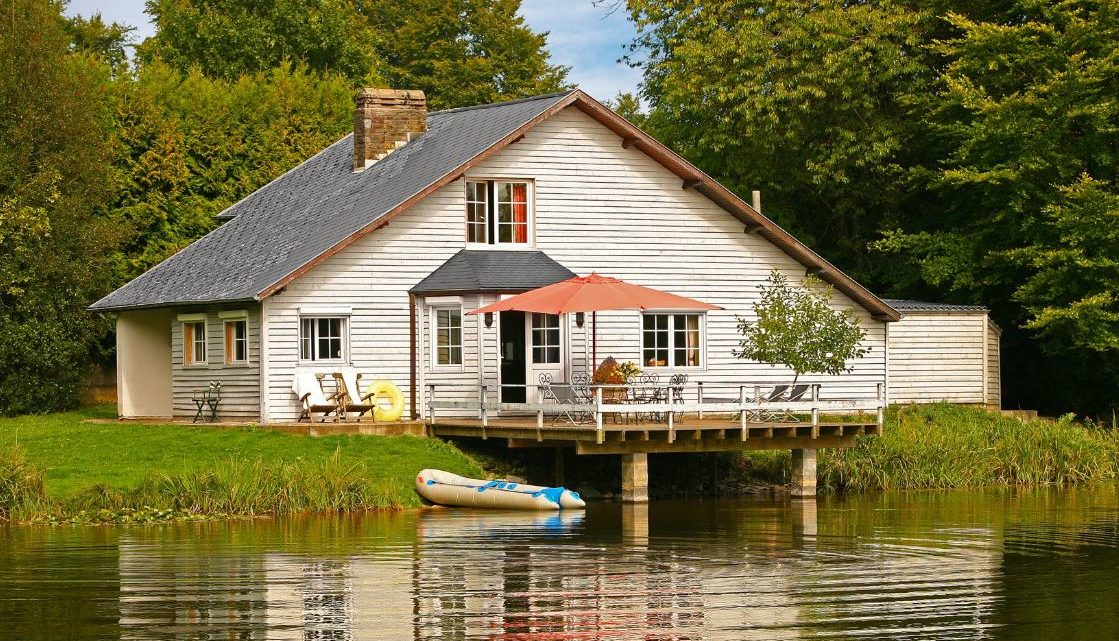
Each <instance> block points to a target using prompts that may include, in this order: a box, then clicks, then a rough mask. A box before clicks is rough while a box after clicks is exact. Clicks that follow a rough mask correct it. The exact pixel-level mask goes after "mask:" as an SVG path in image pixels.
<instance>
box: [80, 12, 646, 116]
mask: <svg viewBox="0 0 1119 641" xmlns="http://www.w3.org/2000/svg"><path fill="white" fill-rule="evenodd" d="M96 12H101V16H102V18H104V19H105V20H106V21H107V22H123V23H125V24H129V25H132V26H134V27H136V31H135V32H134V35H135V36H136V40H137V42H139V41H140V40H143V39H144V38H146V37H148V36H150V35H152V33H154V31H155V28H154V27H153V26H152V24H151V23H150V22H149V21H148V16H147V14H145V13H144V0H71V1H70V6H69V7H68V8H67V10H66V13H67V14H69V15H83V16H88V15H90V14H92V13H96ZM521 14H522V15H523V16H524V17H525V22H527V23H528V25H529V26H530V27H531V28H532V29H533V30H535V31H547V32H549V36H548V50H549V51H550V52H551V54H552V61H553V62H554V63H557V64H561V65H566V66H568V67H571V72H570V74H569V75H568V78H569V79H570V80H571V81H572V82H573V83H575V84H576V85H578V86H579V87H580V88H582V89H583V90H584V91H586V92H587V93H589V94H591V95H592V96H594V97H595V98H598V99H599V100H609V99H612V98H614V97H615V96H616V95H618V93H619V92H623V91H636V89H637V83H638V82H640V81H641V74H640V72H638V71H637V70H635V69H630V68H629V67H627V66H626V65H624V64H621V63H619V62H618V59H619V58H621V57H622V54H623V49H622V47H623V46H624V45H625V44H626V43H628V42H629V41H630V40H632V39H633V35H634V28H633V24H632V23H631V22H630V21H629V19H628V18H627V17H626V14H625V11H614V12H611V11H610V10H609V9H608V8H605V7H596V6H594V3H593V2H592V0H523V2H522V3H521Z"/></svg>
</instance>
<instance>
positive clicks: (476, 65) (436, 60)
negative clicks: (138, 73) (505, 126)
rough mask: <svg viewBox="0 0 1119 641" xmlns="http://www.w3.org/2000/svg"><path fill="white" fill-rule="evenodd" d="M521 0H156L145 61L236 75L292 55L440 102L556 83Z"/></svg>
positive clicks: (452, 103)
mask: <svg viewBox="0 0 1119 641" xmlns="http://www.w3.org/2000/svg"><path fill="white" fill-rule="evenodd" d="M520 4H521V3H520V0H453V1H450V2H448V1H447V0H372V1H370V2H360V3H354V2H349V1H348V0H278V1H277V2H254V1H252V0H150V1H149V3H148V10H149V12H150V13H151V14H152V15H153V16H154V17H155V19H156V26H157V27H158V29H159V30H158V32H157V33H156V35H155V36H153V37H151V38H149V39H148V40H146V41H145V42H144V43H143V44H142V45H141V47H140V55H141V59H142V60H144V61H147V62H150V61H152V60H155V59H161V60H163V61H165V62H166V63H167V64H169V65H170V66H172V67H173V68H176V69H178V70H180V71H182V72H184V73H186V72H189V71H190V70H191V69H193V68H198V69H199V70H200V71H201V72H202V73H203V74H204V75H206V76H208V77H211V78H220V79H225V80H231V81H232V80H235V79H237V78H238V77H240V76H242V75H246V74H255V73H259V72H264V71H267V70H270V69H273V68H275V67H277V66H279V65H280V64H281V63H282V62H284V61H299V62H301V63H303V64H305V65H306V66H307V68H309V69H312V70H316V71H321V72H331V73H338V74H341V75H343V76H345V77H346V78H348V79H349V81H350V83H351V84H352V85H353V86H357V85H363V84H364V85H370V84H376V85H383V86H392V87H398V88H405V89H423V90H424V91H425V92H426V94H427V97H428V102H429V104H430V105H431V107H432V108H434V109H443V108H447V107H461V106H465V105H475V104H482V103H487V102H495V101H498V100H503V99H509V98H521V97H524V96H529V95H535V94H541V93H548V92H551V91H557V90H559V89H562V88H563V87H564V86H565V77H566V74H567V69H566V68H565V67H561V66H557V65H553V64H551V63H550V62H549V61H548V53H547V49H546V39H547V34H540V33H536V32H534V31H532V30H531V29H530V28H529V27H528V26H527V25H525V22H524V18H522V17H521V16H520V15H518V10H519V9H520Z"/></svg>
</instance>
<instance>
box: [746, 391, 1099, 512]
mask: <svg viewBox="0 0 1119 641" xmlns="http://www.w3.org/2000/svg"><path fill="white" fill-rule="evenodd" d="M743 456H744V458H745V461H744V462H743V466H742V469H741V473H742V474H743V475H745V476H748V477H750V478H753V479H756V480H763V481H767V482H771V483H784V482H786V481H787V480H788V478H789V465H790V461H789V453H788V452H785V451H776V452H754V453H748V454H745V455H743ZM817 475H818V479H819V483H820V485H821V487H823V488H824V489H826V490H830V491H841V492H867V491H876V490H925V489H960V488H980V487H988V486H1000V485H1051V484H1066V483H1088V482H1098V481H1116V480H1119V432H1117V431H1115V430H1112V429H1105V428H1102V427H1099V426H1096V425H1092V424H1085V423H1079V422H1076V421H1074V420H1072V417H1064V418H1061V419H1059V420H1056V421H1052V420H1044V419H1043V420H1021V419H1017V418H1012V417H1008V416H1002V415H1001V414H998V413H994V412H987V411H984V410H981V409H976V408H970V407H964V406H959V405H949V404H933V405H909V406H903V407H894V408H890V410H888V412H887V415H886V424H885V428H884V431H883V434H882V436H865V437H860V438H859V440H858V442H857V444H856V446H855V447H853V448H851V449H847V450H837V449H829V450H821V451H820V454H819V460H818V468H817Z"/></svg>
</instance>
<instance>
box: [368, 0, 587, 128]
mask: <svg viewBox="0 0 1119 641" xmlns="http://www.w3.org/2000/svg"><path fill="white" fill-rule="evenodd" d="M520 6H521V0H373V1H371V2H366V3H363V5H362V11H363V12H364V13H365V15H366V18H367V19H368V21H369V24H370V26H371V28H373V29H374V30H375V32H376V34H377V40H376V47H377V51H378V53H379V54H380V55H381V56H382V58H383V59H384V61H385V67H384V78H385V80H386V81H387V82H388V84H389V85H391V86H393V87H400V88H419V89H423V90H424V91H425V92H426V93H427V97H428V103H429V104H430V105H431V107H432V108H434V109H444V108H448V107H462V106H467V105H478V104H485V103H489V102H496V101H499V100H508V99H511V98H523V97H525V96H532V95H537V94H543V93H550V92H553V91H559V90H561V89H564V88H565V87H566V76H567V71H568V70H567V68H566V67H562V66H557V65H554V64H552V63H550V62H549V60H548V50H547V34H546V33H536V32H534V31H533V30H532V29H531V28H529V27H528V25H526V24H525V21H524V18H522V17H521V16H520V15H519V14H518V11H519V10H520Z"/></svg>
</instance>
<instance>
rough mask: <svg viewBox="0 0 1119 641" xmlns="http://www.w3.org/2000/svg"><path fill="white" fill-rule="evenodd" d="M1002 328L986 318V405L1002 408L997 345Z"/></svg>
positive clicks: (1000, 363)
mask: <svg viewBox="0 0 1119 641" xmlns="http://www.w3.org/2000/svg"><path fill="white" fill-rule="evenodd" d="M1001 335H1002V330H1000V329H999V327H998V326H997V325H995V324H994V322H992V321H991V319H990V318H988V319H987V406H988V407H990V408H992V409H1001V408H1002V351H1001V349H1000V346H999V339H1000V338H1001Z"/></svg>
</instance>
